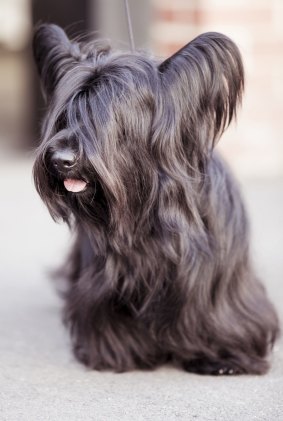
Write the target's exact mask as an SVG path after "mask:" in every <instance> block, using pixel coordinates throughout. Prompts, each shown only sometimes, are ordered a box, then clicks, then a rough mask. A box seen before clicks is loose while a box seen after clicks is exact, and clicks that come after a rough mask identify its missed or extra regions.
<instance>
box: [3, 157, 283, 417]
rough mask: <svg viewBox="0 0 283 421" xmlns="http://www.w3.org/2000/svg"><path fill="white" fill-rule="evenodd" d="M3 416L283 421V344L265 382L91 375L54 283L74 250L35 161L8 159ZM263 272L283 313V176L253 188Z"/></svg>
mask: <svg viewBox="0 0 283 421" xmlns="http://www.w3.org/2000/svg"><path fill="white" fill-rule="evenodd" d="M0 191H1V196H0V203H1V205H0V212H1V215H0V258H1V264H0V280H1V281H0V341H1V342H0V420H3V421H4V420H9V421H10V420H12V421H18V420H20V421H22V420H27V421H41V420H44V421H46V420H52V421H53V420H54V421H55V420H56V421H57V420H58V421H72V420H74V421H80V420H83V421H87V420H95V421H100V420H101V421H102V420H111V421H112V420H114V421H115V420H137V421H138V420H154V421H155V420H162V421H163V420H195V419H198V420H272V421H273V420H283V346H282V342H281V344H280V343H279V344H278V345H277V346H276V349H275V352H274V356H273V365H272V369H271V371H270V372H269V373H268V374H267V375H265V376H262V377H257V376H242V377H229V378H227V377H218V378H214V377H209V376H204V377H202V376H197V375H193V374H188V373H185V372H182V371H180V370H177V369H174V368H171V367H164V368H161V369H159V370H157V371H154V372H139V371H137V372H132V373H126V374H113V373H98V372H91V371H87V370H86V369H84V367H82V366H81V365H79V364H77V363H76V362H75V361H74V359H73V357H72V355H71V353H70V348H69V343H68V336H67V334H66V332H65V330H64V328H63V327H62V325H61V322H60V307H61V304H60V301H59V299H58V298H57V297H56V295H55V292H54V291H53V288H52V285H51V283H50V281H49V276H48V269H49V268H50V267H51V268H52V267H54V266H55V267H56V264H57V263H58V262H60V261H61V260H62V255H63V254H64V252H65V250H66V249H67V248H68V244H69V243H70V237H69V234H68V232H67V229H66V228H65V227H64V226H58V225H55V224H54V223H53V222H52V220H51V218H50V217H49V215H48V213H47V211H46V210H45V208H44V207H43V205H41V203H40V200H39V199H38V197H37V195H36V193H35V191H34V188H33V186H32V183H31V164H30V162H24V161H20V160H18V161H15V160H13V161H12V162H11V163H6V164H5V163H4V162H0ZM244 193H245V196H246V199H247V203H248V206H249V210H250V214H251V219H252V223H253V225H252V226H253V249H254V255H255V259H256V261H257V266H258V270H259V273H260V274H261V276H262V277H263V278H264V279H265V280H266V286H267V288H268V291H269V294H270V296H271V298H272V299H273V300H274V302H275V303H276V305H277V308H278V310H279V312H280V313H281V318H282V315H283V309H282V303H283V284H282V279H281V278H282V274H283V255H282V250H283V180H281V181H278V180H270V181H264V182H262V181H253V182H245V183H244Z"/></svg>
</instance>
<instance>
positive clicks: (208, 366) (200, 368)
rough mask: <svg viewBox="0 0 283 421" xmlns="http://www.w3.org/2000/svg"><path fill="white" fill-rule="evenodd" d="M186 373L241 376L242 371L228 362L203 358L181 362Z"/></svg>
mask: <svg viewBox="0 0 283 421" xmlns="http://www.w3.org/2000/svg"><path fill="white" fill-rule="evenodd" d="M183 367H184V369H185V370H186V371H189V372H190V373H196V374H210V375H213V376H221V375H235V374H243V373H244V371H243V370H242V369H240V368H239V367H237V366H235V365H234V364H232V363H230V362H229V361H227V362H225V363H224V362H223V361H212V360H209V359H205V358H195V359H192V360H189V361H185V362H183Z"/></svg>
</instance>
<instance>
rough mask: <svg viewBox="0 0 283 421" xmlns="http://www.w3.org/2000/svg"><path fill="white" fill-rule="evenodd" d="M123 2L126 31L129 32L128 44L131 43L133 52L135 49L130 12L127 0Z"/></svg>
mask: <svg viewBox="0 0 283 421" xmlns="http://www.w3.org/2000/svg"><path fill="white" fill-rule="evenodd" d="M124 4H125V9H126V16H127V23H128V33H129V39H130V44H131V50H132V51H133V52H134V51H135V41H134V34H133V27H132V20H131V13H130V8H129V3H128V0H124Z"/></svg>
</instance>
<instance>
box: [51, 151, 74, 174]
mask: <svg viewBox="0 0 283 421" xmlns="http://www.w3.org/2000/svg"><path fill="white" fill-rule="evenodd" d="M51 161H52V164H53V165H54V167H55V168H56V169H57V170H60V171H66V170H68V169H71V168H72V167H73V166H74V165H75V163H76V156H75V154H74V152H73V151H72V150H70V149H64V150H59V151H56V152H54V153H53V155H52V158H51Z"/></svg>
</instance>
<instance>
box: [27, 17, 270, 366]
mask: <svg viewBox="0 0 283 421" xmlns="http://www.w3.org/2000/svg"><path fill="white" fill-rule="evenodd" d="M33 46H34V55H35V60H36V63H37V67H38V71H39V74H40V77H41V81H42V85H43V89H44V93H45V97H46V99H47V102H48V104H49V107H48V111H47V114H46V118H45V120H44V122H43V125H42V143H41V145H40V146H39V148H38V151H37V157H36V161H35V165H34V179H35V185H36V188H37V190H38V192H39V194H40V196H41V198H42V199H43V201H44V202H45V203H46V205H47V207H48V209H49V211H50V213H51V215H52V217H53V218H54V219H55V220H58V219H62V220H63V221H65V222H67V223H68V224H69V225H70V226H72V228H73V229H74V230H75V232H76V241H75V245H74V248H73V250H72V253H71V255H70V258H69V260H68V262H67V263H66V268H65V272H66V276H67V285H68V287H67V289H66V291H65V295H64V298H65V307H64V319H65V321H66V323H67V325H68V326H69V329H70V332H71V337H72V341H73V349H74V353H75V355H76V357H77V358H78V359H79V360H80V361H81V362H83V363H84V364H86V365H87V366H89V367H91V368H93V369H96V370H103V369H111V370H114V371H118V372H121V371H125V370H132V369H134V368H147V367H148V368H150V367H156V366H157V365H159V364H161V363H163V362H165V361H171V362H173V363H175V364H178V365H181V366H182V367H184V368H185V369H186V370H187V371H191V372H197V373H204V374H232V373H256V374H261V373H264V372H265V371H266V370H267V368H268V362H267V356H268V353H269V351H270V349H271V347H272V345H273V343H274V341H275V339H276V337H277V334H278V321H277V317H276V314H275V311H274V309H273V306H272V305H271V303H270V302H269V301H268V299H267V297H266V294H265V291H264V288H263V286H262V285H261V283H260V282H259V281H258V279H257V277H256V276H255V274H254V271H253V268H252V266H251V262H250V258H249V232H248V222H247V217H246V213H245V210H244V206H243V202H242V199H241V196H240V194H239V191H238V188H237V185H236V184H235V181H234V179H233V177H232V176H231V174H230V172H229V170H228V169H227V168H226V166H225V165H224V163H223V162H222V160H221V159H220V158H219V156H218V155H217V153H215V152H214V146H215V143H216V141H217V140H218V139H219V137H220V135H221V134H222V133H223V131H224V129H225V128H226V127H227V126H228V125H229V123H230V122H231V120H232V119H233V117H235V115H236V110H237V106H238V104H239V103H240V101H241V97H242V92H243V86H244V72H243V65H242V61H241V57H240V53H239V50H238V48H237V47H236V45H235V44H234V43H233V42H232V41H231V40H230V39H229V38H228V37H226V36H224V35H222V34H219V33H205V34H202V35H200V36H198V37H197V38H195V39H194V40H193V41H191V42H189V43H188V44H187V45H186V46H185V47H184V48H182V49H181V50H180V51H178V52H177V53H176V54H174V55H173V56H172V57H170V58H168V59H167V60H165V61H163V62H159V61H158V60H155V59H154V58H152V57H151V56H148V55H146V54H145V53H140V52H133V53H124V52H116V51H112V50H111V48H110V47H109V46H108V45H107V44H105V43H103V42H101V41H93V42H84V43H83V42H71V41H70V40H69V39H68V37H67V36H66V34H65V32H64V31H63V30H62V29H61V28H59V27H58V26H56V25H52V24H50V25H49V24H43V25H41V26H39V27H37V29H36V30H35V35H34V42H33Z"/></svg>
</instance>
